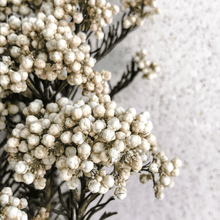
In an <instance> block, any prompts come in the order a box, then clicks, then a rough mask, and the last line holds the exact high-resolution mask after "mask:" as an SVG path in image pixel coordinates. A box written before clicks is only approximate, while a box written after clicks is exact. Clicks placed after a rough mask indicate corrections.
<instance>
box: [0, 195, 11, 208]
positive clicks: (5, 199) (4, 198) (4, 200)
mask: <svg viewBox="0 0 220 220" xmlns="http://www.w3.org/2000/svg"><path fill="white" fill-rule="evenodd" d="M8 203H9V196H8V195H7V194H2V195H0V204H1V206H2V207H4V206H6V205H7V204H8Z"/></svg>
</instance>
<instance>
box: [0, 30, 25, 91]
mask: <svg viewBox="0 0 220 220" xmlns="http://www.w3.org/2000/svg"><path fill="white" fill-rule="evenodd" d="M0 28H1V27H0ZM2 60H3V62H0V90H1V91H3V92H4V91H7V90H9V91H10V90H11V91H12V92H14V93H20V92H24V91H25V90H26V89H27V85H26V79H27V78H28V73H27V72H26V71H23V70H18V71H14V70H13V62H12V61H11V57H10V56H3V57H2Z"/></svg>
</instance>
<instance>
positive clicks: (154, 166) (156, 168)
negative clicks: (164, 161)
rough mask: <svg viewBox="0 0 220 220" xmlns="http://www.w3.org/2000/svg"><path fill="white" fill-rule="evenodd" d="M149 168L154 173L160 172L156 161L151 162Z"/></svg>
mask: <svg viewBox="0 0 220 220" xmlns="http://www.w3.org/2000/svg"><path fill="white" fill-rule="evenodd" d="M149 170H150V171H151V172H152V173H158V165H157V164H156V163H151V164H150V165H149Z"/></svg>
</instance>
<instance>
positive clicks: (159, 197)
mask: <svg viewBox="0 0 220 220" xmlns="http://www.w3.org/2000/svg"><path fill="white" fill-rule="evenodd" d="M155 197H156V198H157V199H159V200H163V198H164V193H163V191H162V190H157V191H156V192H155Z"/></svg>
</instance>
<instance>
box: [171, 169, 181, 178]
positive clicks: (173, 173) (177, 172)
mask: <svg viewBox="0 0 220 220" xmlns="http://www.w3.org/2000/svg"><path fill="white" fill-rule="evenodd" d="M179 174H180V170H179V169H178V168H175V169H174V170H173V171H172V172H171V173H170V175H171V176H174V177H176V176H179Z"/></svg>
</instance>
